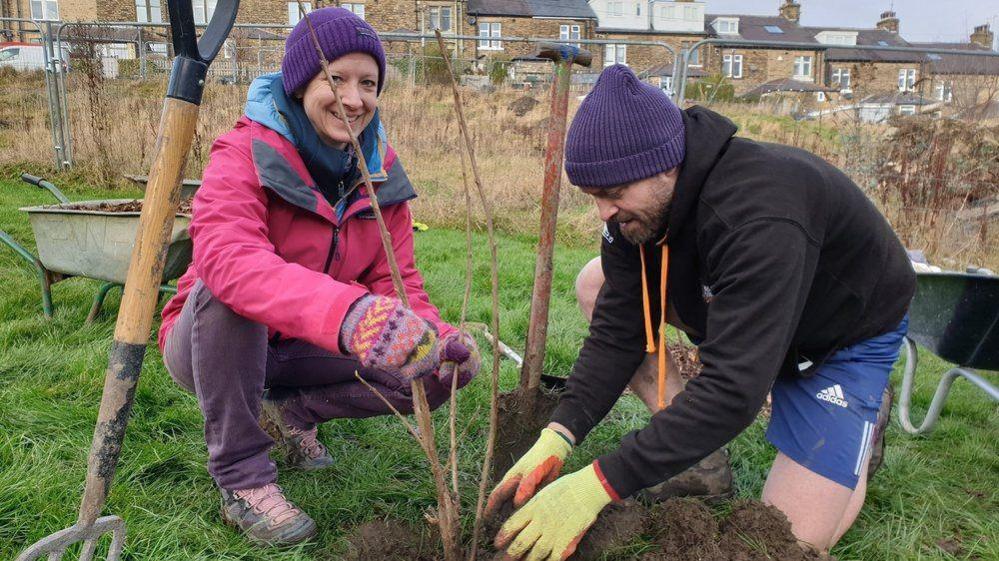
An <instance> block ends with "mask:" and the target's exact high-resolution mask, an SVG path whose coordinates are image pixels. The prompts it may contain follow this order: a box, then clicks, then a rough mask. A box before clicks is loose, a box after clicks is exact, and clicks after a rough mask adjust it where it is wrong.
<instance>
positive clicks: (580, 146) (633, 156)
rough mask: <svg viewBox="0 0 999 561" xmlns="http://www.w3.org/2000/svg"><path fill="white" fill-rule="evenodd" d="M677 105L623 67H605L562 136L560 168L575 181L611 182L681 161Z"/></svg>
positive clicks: (625, 180) (618, 182)
mask: <svg viewBox="0 0 999 561" xmlns="http://www.w3.org/2000/svg"><path fill="white" fill-rule="evenodd" d="M685 145H686V138H685V135H684V126H683V118H682V117H681V116H680V110H679V109H678V108H677V106H676V105H674V104H673V102H672V101H670V99H669V97H667V96H666V94H665V93H663V92H662V91H661V90H660V89H658V88H656V87H654V86H651V85H649V84H646V83H645V82H642V81H641V80H639V79H638V77H637V76H635V74H634V73H633V72H632V71H631V70H630V69H629V68H628V67H627V66H623V65H620V64H615V65H613V66H609V67H607V68H606V69H605V70H604V71H603V73H602V74H600V78H599V79H598V80H597V83H596V85H594V86H593V91H591V92H590V93H589V95H587V96H586V99H585V100H583V103H582V104H581V105H580V106H579V110H578V111H577V112H576V116H575V118H573V120H572V126H571V127H569V134H568V137H567V138H566V141H565V171H566V174H568V176H569V180H570V181H572V183H573V184H574V185H576V186H579V187H614V186H616V185H621V184H624V183H630V182H632V181H637V180H640V179H645V178H647V177H652V176H653V175H656V174H657V173H661V172H664V171H669V170H671V169H673V168H675V167H677V166H678V165H680V163H681V162H683V157H684V154H685V151H686V150H685Z"/></svg>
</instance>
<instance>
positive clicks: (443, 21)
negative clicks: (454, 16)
mask: <svg viewBox="0 0 999 561" xmlns="http://www.w3.org/2000/svg"><path fill="white" fill-rule="evenodd" d="M428 11H429V13H430V29H431V30H433V29H440V30H441V32H442V33H447V32H450V31H451V7H450V6H431V7H430V9H429V10H428Z"/></svg>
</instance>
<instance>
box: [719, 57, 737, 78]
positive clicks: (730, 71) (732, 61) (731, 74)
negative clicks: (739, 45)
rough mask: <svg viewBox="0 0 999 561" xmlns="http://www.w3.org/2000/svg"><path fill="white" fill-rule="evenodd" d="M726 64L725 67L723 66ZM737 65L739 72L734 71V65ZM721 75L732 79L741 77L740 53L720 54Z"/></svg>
mask: <svg viewBox="0 0 999 561" xmlns="http://www.w3.org/2000/svg"><path fill="white" fill-rule="evenodd" d="M726 65H727V66H728V68H727V69H726V68H725V66H726ZM736 65H738V68H739V72H738V73H736V72H735V70H734V69H735V67H736ZM722 76H725V77H726V78H732V79H733V80H739V79H741V78H742V55H740V54H736V53H727V54H723V55H722Z"/></svg>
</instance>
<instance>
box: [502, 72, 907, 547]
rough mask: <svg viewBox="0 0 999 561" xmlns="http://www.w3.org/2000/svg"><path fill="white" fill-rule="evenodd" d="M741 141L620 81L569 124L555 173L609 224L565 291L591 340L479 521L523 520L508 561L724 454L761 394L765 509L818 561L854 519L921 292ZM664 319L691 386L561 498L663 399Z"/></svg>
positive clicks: (808, 174)
mask: <svg viewBox="0 0 999 561" xmlns="http://www.w3.org/2000/svg"><path fill="white" fill-rule="evenodd" d="M735 132H736V127H735V126H734V125H733V124H732V122H731V121H729V120H728V119H726V118H724V117H722V116H721V115H718V114H716V113H713V112H711V111H708V110H706V109H702V108H698V107H694V108H691V109H688V110H685V111H680V110H679V109H678V108H677V107H676V106H675V105H673V104H672V102H670V100H669V98H667V97H666V96H665V95H664V94H663V93H662V92H661V91H659V90H658V89H656V88H654V87H652V86H649V85H647V84H644V83H643V82H641V81H640V80H638V79H637V77H636V76H635V75H634V74H633V73H632V72H631V71H630V70H628V68H627V67H624V66H620V65H616V66H611V67H609V68H607V69H606V70H605V71H604V72H603V74H602V75H601V77H600V79H599V80H598V81H597V84H596V85H595V87H594V89H593V91H592V92H591V93H590V94H589V95H588V96H587V98H586V100H585V101H584V102H583V103H582V105H581V106H580V108H579V111H578V112H577V114H576V117H575V119H574V120H573V123H572V126H571V128H570V130H569V134H568V138H567V141H566V172H567V174H568V176H569V179H570V180H571V181H572V183H573V184H575V185H577V186H578V187H580V188H581V189H582V190H583V191H584V192H585V193H587V194H589V195H591V196H592V197H593V198H594V201H595V202H596V205H597V208H598V210H599V213H600V218H601V220H603V221H605V222H606V227H605V230H604V235H603V238H604V239H603V242H602V247H601V257H600V267H599V268H598V267H596V266H594V265H588V266H587V267H586V268H584V270H583V272H582V273H581V276H580V280H579V282H578V286H579V292H580V294H579V296H580V299H581V304H582V305H583V307H584V310H585V309H586V308H587V307H588V306H590V305H591V304H588V303H587V300H589V301H590V302H593V304H592V320H591V323H590V334H589V336H588V337H587V339H586V341H585V342H584V343H583V347H582V350H581V351H580V354H579V358H578V360H577V361H576V364H575V367H574V369H573V373H572V376H571V377H570V378H569V382H568V387H567V391H566V393H565V394H564V395H563V397H562V400H561V403H560V405H559V407H558V408H557V409H556V410H555V412H554V413H553V415H552V418H551V424H550V425H549V426H548V428H546V429H545V430H544V431H543V432H542V434H541V437H540V438H539V439H538V441H537V443H536V444H535V445H534V447H533V448H531V449H530V450H529V451H528V452H527V453H526V454H525V455H524V456H523V457H522V458H521V459H520V460H519V461H518V463H517V464H516V465H514V467H513V468H511V469H510V471H509V472H507V474H506V475H505V476H504V478H503V480H501V482H500V484H499V485H497V487H496V489H495V490H494V491H493V494H492V496H491V497H490V504H489V508H490V511H491V512H493V511H495V509H496V508H497V507H498V506H499V505H500V504H501V503H502V502H504V501H505V500H507V499H509V498H511V497H513V500H514V505H515V506H517V507H520V506H521V505H524V503H525V502H526V505H525V506H523V507H522V508H521V509H520V510H519V511H517V512H516V513H515V514H514V515H513V516H512V517H511V518H510V519H509V520H508V521H507V522H506V523H505V524H504V525H503V527H502V529H501V530H500V532H499V534H498V535H497V538H496V544H497V547H499V548H501V549H506V552H507V555H508V558H513V559H521V558H525V559H530V560H542V559H543V560H548V559H552V560H554V559H565V558H566V557H568V556H569V555H570V554H571V553H572V552H573V551H574V550H575V547H576V544H577V543H578V542H579V540H580V539H581V538H582V536H583V534H584V533H585V532H586V530H587V528H588V527H589V526H590V525H591V524H592V523H593V521H594V520H595V519H596V516H597V514H598V513H599V512H600V510H601V509H602V508H603V507H604V506H606V505H607V504H608V503H610V502H612V501H615V500H618V499H621V498H624V497H627V496H629V495H632V494H634V493H635V492H636V491H638V490H640V489H642V488H645V487H648V486H650V485H654V484H656V483H659V482H661V481H664V480H666V479H668V478H670V477H671V476H673V475H675V474H678V473H680V472H681V471H683V470H684V469H686V468H688V467H690V466H691V465H693V464H694V463H695V462H697V461H698V460H700V459H702V458H704V457H706V456H707V455H708V454H710V453H712V452H713V451H715V450H717V449H719V448H720V447H721V446H723V445H724V444H725V443H727V442H729V441H730V440H732V439H733V438H734V437H735V436H736V435H738V434H739V433H740V432H742V430H743V429H745V428H746V427H747V426H749V424H750V423H752V422H753V420H754V419H755V418H756V416H757V413H758V412H759V410H760V408H761V407H762V405H763V403H764V401H765V400H766V397H767V394H768V393H771V392H772V397H773V412H772V416H771V420H770V426H769V429H768V431H767V438H768V440H769V441H770V442H771V443H772V444H774V446H775V447H776V448H777V449H778V451H779V453H778V455H777V458H776V460H775V461H774V464H773V466H772V467H771V470H770V474H769V477H768V479H767V482H766V484H765V486H764V489H763V501H764V502H767V503H769V504H772V505H774V506H776V507H777V508H779V509H780V510H782V511H783V512H784V513H785V514H786V515H787V517H788V519H789V520H790V522H791V528H792V531H793V532H794V534H795V536H796V537H797V538H798V540H799V541H800V542H802V543H804V544H808V545H810V546H812V547H814V548H816V549H819V550H828V549H829V548H830V547H832V545H833V544H835V543H836V541H837V540H838V539H839V538H840V536H842V535H843V533H845V532H846V530H847V529H848V528H849V527H850V525H851V524H852V523H853V521H854V519H855V518H856V516H857V514H858V512H859V510H860V507H861V506H862V505H863V501H864V495H865V492H866V475H867V474H866V472H867V465H868V459H869V457H870V453H871V449H872V448H873V447H874V446H873V443H874V442H875V441H876V440H877V439H878V438H880V436H881V431H882V430H883V427H884V424H885V422H886V420H887V415H886V414H885V413H886V412H887V411H886V410H885V411H882V412H881V413H882V414H881V415H880V419H879V408H880V407H881V405H882V396H883V394H884V393H885V391H886V388H887V386H888V376H889V374H890V372H891V367H892V364H893V363H894V361H895V359H896V358H897V356H898V349H899V345H900V343H901V340H902V337H903V335H904V333H905V329H906V325H907V316H906V311H907V308H908V305H909V301H910V299H911V297H912V294H913V292H914V289H915V276H914V273H913V272H912V269H911V266H910V265H909V261H908V259H907V256H906V254H905V251H904V249H903V248H902V245H901V244H900V243H899V241H898V239H897V238H896V236H895V235H894V233H893V232H892V230H891V228H890V226H889V225H888V223H887V221H886V220H885V219H884V218H883V217H882V216H881V215H880V214H879V213H878V211H877V210H876V209H875V207H874V206H873V205H872V204H871V202H870V201H869V200H868V199H867V198H866V197H865V195H864V194H863V192H862V191H861V190H860V189H859V188H858V187H857V186H856V185H855V184H854V183H853V182H852V181H851V180H850V179H849V178H848V177H847V176H846V175H845V174H843V173H842V172H840V171H839V170H837V169H836V168H835V167H833V166H832V165H830V164H829V163H827V162H825V161H823V160H822V159H820V158H818V157H816V156H814V155H812V154H809V153H807V152H805V151H802V150H798V149H795V148H791V147H787V146H780V145H775V144H767V143H761V142H754V141H751V140H747V139H744V138H737V137H734V136H733V135H734V134H735ZM667 260H668V262H667V263H664V261H667ZM667 270H668V273H666V271H667ZM664 273H665V277H666V278H665V279H664V278H663V276H664ZM664 280H668V282H662V281H664ZM664 292H665V294H664ZM594 293H596V295H595V296H594ZM667 295H668V305H664V304H663V303H665V302H666V301H667ZM664 307H665V308H666V313H662V312H663V308H664ZM653 318H655V319H653ZM660 318H662V322H668V323H669V324H671V325H673V326H674V327H676V328H677V329H680V330H682V331H684V332H685V333H686V334H687V335H688V336H689V337H690V338H691V340H693V341H694V342H695V343H697V344H698V347H699V353H700V358H701V362H702V363H703V366H704V367H703V370H702V372H701V374H700V375H699V376H698V377H696V378H694V379H693V380H691V381H690V382H689V383H688V384H687V386H686V388H681V387H680V386H681V384H679V383H678V382H679V381H678V380H677V376H676V373H675V371H674V372H670V373H669V374H668V376H667V384H666V389H667V390H668V391H667V392H666V396H665V397H666V400H665V401H666V404H667V405H666V406H665V408H662V409H661V410H657V411H656V412H655V413H654V414H653V416H652V419H651V421H650V423H649V424H648V426H646V427H645V428H643V429H642V430H639V431H636V432H633V433H631V434H629V435H627V436H626V437H625V438H624V439H623V440H622V442H621V445H620V447H619V448H618V449H617V450H614V451H612V452H610V453H607V454H604V455H602V456H600V457H599V458H597V460H596V461H594V462H593V463H592V464H591V465H589V466H587V467H586V468H584V469H582V470H580V471H577V472H575V473H572V474H570V475H566V476H564V477H561V478H559V479H557V480H555V478H556V477H558V472H559V470H560V468H561V466H562V463H563V461H564V460H565V458H566V457H567V456H568V454H569V452H570V451H571V449H572V446H574V445H575V444H578V443H579V442H580V441H581V440H582V439H583V438H585V437H586V434H587V433H588V432H589V431H590V430H591V429H592V428H593V427H594V425H596V424H597V423H598V422H600V420H601V419H603V417H604V416H605V415H606V414H607V412H608V411H609V410H610V409H611V407H612V406H613V404H614V402H615V401H616V400H617V398H618V396H620V395H621V393H622V391H623V390H624V389H625V386H627V385H628V384H629V382H630V383H631V384H632V387H633V388H634V389H635V391H636V393H637V394H638V395H639V396H640V397H642V398H643V401H645V403H647V404H654V403H655V401H656V399H657V398H658V397H659V396H657V395H656V394H657V390H658V385H659V383H658V380H657V379H656V378H657V376H650V375H649V374H650V373H654V372H656V370H658V369H659V368H661V367H658V366H657V362H658V358H659V357H658V353H656V351H658V352H664V351H665V349H663V342H664V339H663V337H662V336H661V335H659V336H657V335H655V334H654V327H653V326H654V325H658V326H659V327H660V333H661V332H663V330H664V329H665V326H664V325H661V322H660ZM664 358H665V357H664ZM660 364H661V363H660ZM886 405H887V403H886ZM657 409H658V408H657ZM879 421H880V427H879V428H878V429H877V430H875V425H877V424H878V423H879ZM875 433H876V434H875ZM552 480H555V481H554V482H553V483H551V484H550V485H548V486H547V487H544V488H543V489H541V487H542V486H544V484H545V483H548V482H551V481H552ZM539 489H540V490H539ZM535 493H536V494H535ZM532 497H533V498H532ZM528 499H530V500H529V502H528Z"/></svg>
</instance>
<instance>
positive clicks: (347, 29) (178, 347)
mask: <svg viewBox="0 0 999 561" xmlns="http://www.w3.org/2000/svg"><path fill="white" fill-rule="evenodd" d="M309 18H310V19H311V21H312V24H313V26H314V27H315V31H316V34H317V35H318V38H319V43H320V45H321V46H322V49H323V52H324V54H325V55H326V58H327V60H330V61H331V62H330V71H331V73H332V75H333V76H334V79H335V81H336V82H337V84H338V86H337V87H338V92H339V93H340V96H341V98H342V101H343V106H344V111H345V113H346V117H347V119H348V121H349V122H350V123H351V128H352V129H353V130H354V131H357V132H359V133H360V136H359V140H360V143H361V147H362V151H363V152H364V157H365V160H366V161H367V164H368V169H369V171H370V172H371V175H372V179H373V180H374V182H375V189H376V196H377V197H378V202H379V204H380V206H381V209H382V214H383V216H384V218H385V222H386V223H387V225H388V228H389V230H390V231H391V233H392V241H393V244H394V248H395V252H394V253H395V255H396V258H397V260H398V262H399V268H400V269H401V272H402V277H403V283H404V284H405V288H406V293H407V296H408V300H409V303H410V305H411V307H412V309H411V310H410V309H407V308H405V307H404V306H403V305H402V303H401V302H400V301H399V300H398V299H397V298H396V297H395V292H394V289H393V283H392V278H391V275H390V272H389V267H388V261H387V259H386V256H385V252H384V250H383V249H382V245H381V241H380V237H379V232H378V227H377V223H376V222H375V220H374V219H373V218H374V215H373V213H372V210H371V205H370V200H369V199H368V197H367V196H366V194H365V190H364V188H363V185H362V179H361V173H360V171H359V170H358V169H357V162H358V159H357V158H356V157H355V155H354V153H353V149H352V147H351V144H350V136H349V132H348V130H347V128H346V126H345V125H344V123H343V121H342V118H341V115H340V114H339V112H338V109H337V104H336V101H335V99H334V97H333V94H332V92H331V91H330V88H329V85H328V83H327V82H326V79H325V76H324V75H323V73H322V71H321V68H320V64H319V60H318V56H317V54H316V52H315V48H314V45H313V42H312V38H311V36H310V32H309V30H308V26H307V25H306V23H305V21H304V20H303V21H302V22H301V23H299V24H298V25H297V26H296V27H295V29H294V30H292V32H291V34H290V35H289V36H288V40H287V43H286V45H285V56H284V60H283V61H282V63H281V72H280V73H279V74H273V75H269V76H263V77H261V78H258V79H257V80H255V81H254V82H253V84H252V85H251V86H250V91H249V94H248V101H247V104H246V110H245V113H246V114H245V115H244V116H243V117H241V118H240V119H239V121H238V122H237V123H236V126H235V128H234V129H233V130H232V131H230V132H228V133H226V134H225V135H223V136H222V137H220V138H219V139H218V140H216V142H215V144H214V146H213V147H212V152H211V161H210V163H209V164H208V167H207V168H206V169H205V173H204V178H203V182H202V186H201V188H200V189H199V190H198V194H197V196H196V197H195V199H194V218H193V220H192V222H191V226H190V233H191V237H192V239H193V241H194V259H193V262H192V265H191V267H190V268H189V269H188V271H187V273H185V274H184V276H183V277H181V279H180V281H179V282H178V286H177V288H178V290H177V295H176V296H174V297H173V299H171V300H170V302H169V303H168V304H167V305H166V307H165V308H164V309H163V325H162V327H161V328H160V332H159V344H160V349H161V351H162V352H163V358H164V362H165V363H166V366H167V369H168V370H169V371H170V375H171V376H172V377H173V379H174V380H175V381H176V382H177V383H178V384H179V385H181V386H183V387H184V388H186V389H187V390H189V391H192V392H194V393H195V394H196V395H197V397H198V404H199V405H200V407H201V410H202V413H203V414H204V417H205V440H206V441H207V444H208V457H209V459H208V471H209V473H210V474H211V476H212V477H213V478H214V480H215V482H216V484H217V485H218V487H219V489H220V490H221V494H222V516H223V519H224V520H225V522H226V523H228V524H230V525H233V526H236V527H238V528H240V529H241V530H242V531H243V532H245V533H246V535H247V536H248V538H249V539H250V540H252V541H254V542H257V543H262V544H282V545H283V544H292V543H298V542H301V541H303V540H305V539H307V538H309V537H311V536H312V535H313V534H315V532H316V525H315V522H313V520H312V519H311V518H310V517H309V516H308V515H307V514H305V513H304V512H302V511H301V510H300V509H298V508H297V507H295V505H293V504H292V503H291V502H290V501H289V500H288V499H287V498H285V496H284V493H283V491H282V490H281V488H280V487H278V486H277V485H276V484H275V481H276V479H277V469H276V467H275V465H274V464H273V463H272V462H271V461H270V459H269V457H268V451H269V449H270V448H271V446H272V444H273V443H274V441H275V440H276V441H277V442H278V444H279V445H280V446H281V447H282V448H283V449H284V451H285V457H286V459H287V460H288V462H287V463H288V464H290V465H291V466H293V467H298V468H302V469H308V470H312V469H321V468H324V467H327V466H330V465H332V464H333V459H332V458H331V457H330V454H329V452H328V451H327V449H326V447H325V446H323V444H322V443H321V442H319V441H318V440H317V438H316V436H317V429H316V426H317V424H318V423H322V422H324V421H327V420H329V419H334V418H341V417H367V416H372V415H384V414H387V413H389V409H388V408H387V407H386V406H385V405H384V404H383V403H382V402H381V400H380V399H379V398H378V397H377V396H376V395H374V393H372V391H371V390H369V389H368V388H367V387H365V386H364V385H363V384H361V383H360V382H359V381H358V380H356V378H355V377H354V373H355V371H357V372H359V374H360V376H361V377H362V378H364V379H365V380H366V381H367V382H368V383H369V384H371V385H372V386H374V387H375V388H376V389H377V390H378V391H379V392H380V393H381V394H382V395H384V396H385V397H386V398H388V400H389V401H390V402H391V403H392V404H393V405H394V406H395V407H396V408H398V409H399V410H402V411H408V410H411V399H410V398H411V391H410V382H411V381H412V380H413V379H415V378H422V379H424V381H425V386H426V389H427V395H428V399H429V401H430V405H431V407H434V408H436V407H437V406H439V405H440V404H441V403H443V402H444V401H445V400H446V399H447V397H448V396H449V394H450V388H451V377H450V376H451V375H452V373H455V372H456V373H457V374H456V375H457V376H458V382H457V384H458V387H461V386H463V385H465V384H466V383H468V381H469V380H470V379H471V378H472V377H473V376H474V375H475V373H476V372H477V370H478V367H479V357H478V350H477V349H476V347H475V343H474V341H473V340H472V339H471V338H469V337H467V336H466V337H463V338H462V337H460V336H459V334H458V332H457V330H455V329H454V328H453V327H452V326H449V325H447V324H446V323H444V322H443V321H441V318H440V315H439V313H438V311H437V309H436V308H435V307H434V306H433V305H432V304H431V303H430V300H429V299H428V298H427V295H426V293H425V292H424V290H423V280H422V278H421V276H420V273H419V271H417V269H416V267H415V264H414V260H413V234H412V217H411V215H410V211H409V206H408V203H407V201H408V200H410V199H412V198H413V197H415V196H416V194H415V192H414V191H413V187H412V185H411V184H410V182H409V180H408V179H407V177H406V173H405V172H404V171H403V169H402V166H401V164H400V163H399V161H398V159H397V157H396V154H395V152H393V150H392V149H391V148H390V147H388V146H387V144H386V143H385V134H384V129H383V127H382V126H381V123H380V121H379V118H378V111H377V105H378V94H379V93H380V92H381V89H382V86H383V85H384V79H385V53H384V51H383V49H382V45H381V43H380V41H379V39H378V36H377V35H376V34H375V31H374V30H373V29H372V28H371V26H369V25H368V24H367V23H365V22H364V20H362V19H360V18H359V17H357V16H355V15H354V14H353V13H351V12H350V11H348V10H345V9H341V8H324V9H322V10H318V11H315V12H313V13H311V14H310V15H309ZM445 362H446V363H448V364H447V365H446V366H442V363H445ZM258 418H259V419H260V423H258ZM261 425H263V427H265V428H266V431H265V428H262V426H261ZM268 433H270V435H269V434H268ZM272 436H273V437H274V438H273V439H272Z"/></svg>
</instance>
